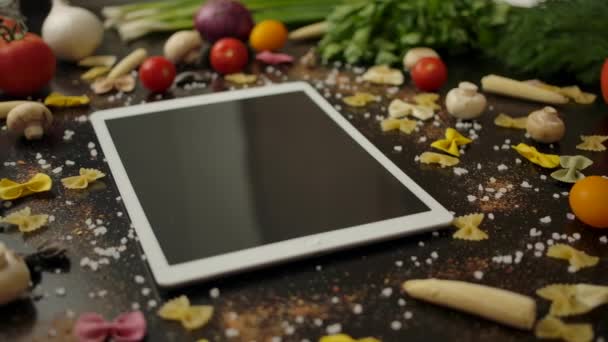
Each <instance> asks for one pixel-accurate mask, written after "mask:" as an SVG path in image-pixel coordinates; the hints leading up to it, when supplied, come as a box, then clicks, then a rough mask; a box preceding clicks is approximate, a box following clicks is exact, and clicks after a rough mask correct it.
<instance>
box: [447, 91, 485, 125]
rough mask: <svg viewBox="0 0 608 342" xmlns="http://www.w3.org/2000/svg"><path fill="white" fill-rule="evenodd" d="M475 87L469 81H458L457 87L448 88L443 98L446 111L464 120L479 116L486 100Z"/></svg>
mask: <svg viewBox="0 0 608 342" xmlns="http://www.w3.org/2000/svg"><path fill="white" fill-rule="evenodd" d="M477 89H478V88H477V86H476V85H475V84H473V83H471V82H460V84H458V88H454V89H452V90H450V91H449V92H448V95H447V96H446V98H445V106H446V108H447V110H448V113H450V115H452V116H454V117H457V118H459V119H464V120H470V119H474V118H476V117H478V116H480V115H481V114H482V113H483V111H484V110H485V109H486V104H487V101H486V98H485V96H483V94H480V93H478V92H477Z"/></svg>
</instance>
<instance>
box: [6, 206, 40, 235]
mask: <svg viewBox="0 0 608 342" xmlns="http://www.w3.org/2000/svg"><path fill="white" fill-rule="evenodd" d="M48 219H49V215H32V210H31V209H30V207H25V208H23V209H21V210H19V211H15V212H13V213H12V214H9V215H8V216H6V217H5V218H1V217H0V222H6V223H10V224H14V225H16V226H17V227H18V228H19V231H20V232H22V233H30V232H33V231H35V230H38V229H40V228H41V227H43V226H44V225H45V224H46V223H47V222H48Z"/></svg>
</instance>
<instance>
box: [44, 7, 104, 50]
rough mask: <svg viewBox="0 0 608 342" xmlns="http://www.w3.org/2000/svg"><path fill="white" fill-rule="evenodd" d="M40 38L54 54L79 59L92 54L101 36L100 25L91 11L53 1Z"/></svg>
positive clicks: (101, 29) (99, 42) (101, 27)
mask: <svg viewBox="0 0 608 342" xmlns="http://www.w3.org/2000/svg"><path fill="white" fill-rule="evenodd" d="M42 39H43V40H44V41H45V42H46V43H47V44H48V45H49V46H50V47H51V49H52V50H53V52H54V53H55V56H56V57H57V58H59V59H62V60H65V61H72V62H75V61H79V60H81V59H83V58H85V57H88V56H91V55H92V54H93V53H94V52H95V50H96V49H97V48H98V47H99V45H100V44H101V41H102V39H103V25H102V23H101V21H100V20H99V19H98V18H97V16H95V14H93V13H92V12H91V11H89V10H86V9H84V8H81V7H74V6H70V5H68V4H66V3H65V0H53V7H52V8H51V12H50V13H49V15H48V16H47V17H46V19H45V20H44V23H43V24H42Z"/></svg>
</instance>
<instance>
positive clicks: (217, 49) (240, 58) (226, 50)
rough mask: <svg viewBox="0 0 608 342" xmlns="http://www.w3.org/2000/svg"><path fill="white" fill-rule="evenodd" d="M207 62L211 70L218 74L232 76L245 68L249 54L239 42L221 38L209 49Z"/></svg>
mask: <svg viewBox="0 0 608 342" xmlns="http://www.w3.org/2000/svg"><path fill="white" fill-rule="evenodd" d="M209 60H210V62H211V66H212V67H213V69H214V70H215V71H217V72H219V73H220V74H233V73H235V72H239V71H241V70H243V68H245V66H246V65H247V62H248V61H249V52H248V51H247V47H246V46H245V44H243V42H241V41H240V40H238V39H234V38H222V39H220V40H218V41H217V42H215V44H213V46H212V47H211V52H210V53H209Z"/></svg>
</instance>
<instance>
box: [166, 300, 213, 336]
mask: <svg viewBox="0 0 608 342" xmlns="http://www.w3.org/2000/svg"><path fill="white" fill-rule="evenodd" d="M158 316H160V317H161V318H163V319H166V320H171V321H179V322H181V324H182V326H183V327H184V328H186V329H187V330H195V329H198V328H201V327H203V326H204V325H205V324H207V322H209V320H211V317H213V307H212V306H209V305H190V300H189V299H188V297H186V296H180V297H177V298H175V299H173V300H170V301H168V302H166V303H165V304H164V305H163V306H162V307H161V308H160V310H158Z"/></svg>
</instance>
